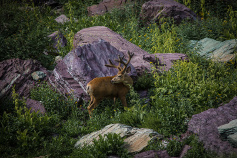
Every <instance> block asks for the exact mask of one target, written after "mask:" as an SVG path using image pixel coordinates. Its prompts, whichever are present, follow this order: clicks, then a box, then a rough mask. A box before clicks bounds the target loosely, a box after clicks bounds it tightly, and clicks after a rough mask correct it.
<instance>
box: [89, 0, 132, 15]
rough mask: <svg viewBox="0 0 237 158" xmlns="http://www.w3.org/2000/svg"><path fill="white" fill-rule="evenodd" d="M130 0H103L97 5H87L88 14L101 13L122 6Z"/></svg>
mask: <svg viewBox="0 0 237 158" xmlns="http://www.w3.org/2000/svg"><path fill="white" fill-rule="evenodd" d="M130 1H131V0H103V1H102V2H100V3H99V4H97V5H93V6H90V7H87V11H88V15H89V16H94V15H103V14H105V13H107V12H109V11H111V10H112V9H114V8H119V7H122V6H123V5H125V4H128V3H129V2H130Z"/></svg>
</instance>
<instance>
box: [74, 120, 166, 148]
mask: <svg viewBox="0 0 237 158" xmlns="http://www.w3.org/2000/svg"><path fill="white" fill-rule="evenodd" d="M108 133H116V134H120V136H121V137H122V138H123V137H125V138H126V139H125V140H124V142H126V148H127V149H128V151H129V152H139V151H141V150H142V149H143V148H144V147H146V146H147V145H148V141H150V140H152V139H157V138H162V136H161V135H160V134H159V133H157V132H155V131H153V130H152V129H145V128H140V129H139V128H133V127H131V126H127V125H123V124H119V123H118V124H110V125H107V126H105V127H104V128H103V129H101V130H99V131H96V132H93V133H91V134H87V135H85V136H83V137H82V138H81V139H80V140H79V141H78V142H77V143H76V144H75V147H78V146H83V145H84V144H87V145H89V144H93V139H96V140H98V139H99V135H102V136H104V135H105V134H108Z"/></svg>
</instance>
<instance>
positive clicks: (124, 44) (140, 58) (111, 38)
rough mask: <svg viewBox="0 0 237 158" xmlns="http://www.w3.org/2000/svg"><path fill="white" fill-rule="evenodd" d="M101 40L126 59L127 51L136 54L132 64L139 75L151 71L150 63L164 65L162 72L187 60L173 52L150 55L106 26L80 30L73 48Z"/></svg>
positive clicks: (183, 55)
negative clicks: (177, 61) (174, 64)
mask: <svg viewBox="0 0 237 158" xmlns="http://www.w3.org/2000/svg"><path fill="white" fill-rule="evenodd" d="M99 39H103V40H105V41H107V42H109V43H110V44H111V45H112V46H113V47H115V48H116V49H117V50H119V51H120V52H122V53H123V54H124V55H125V56H126V58H127V51H129V52H132V53H134V57H133V58H132V60H131V64H132V65H133V66H134V67H135V69H136V71H137V73H138V75H140V74H142V73H143V72H144V71H150V68H151V64H150V62H153V63H154V64H158V63H159V64H158V65H163V66H161V67H160V68H161V69H162V70H163V69H165V70H169V69H170V68H171V67H172V65H173V61H174V60H187V55H185V54H179V53H173V52H172V53H157V54H149V53H147V52H146V51H144V50H142V49H141V48H140V47H138V46H136V45H135V44H133V43H131V42H129V41H127V40H126V39H124V38H123V37H122V36H121V35H119V34H117V33H115V32H113V31H112V30H111V29H109V28H107V27H104V26H95V27H90V28H85V29H82V30H80V31H79V32H77V33H76V34H75V36H74V41H73V46H74V48H77V47H78V46H83V45H86V44H91V43H92V42H94V41H98V40H99ZM156 56H157V58H156Z"/></svg>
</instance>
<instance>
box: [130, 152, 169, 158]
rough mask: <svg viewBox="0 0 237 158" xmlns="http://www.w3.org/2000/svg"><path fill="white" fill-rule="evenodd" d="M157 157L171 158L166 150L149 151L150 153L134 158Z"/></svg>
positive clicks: (142, 153)
mask: <svg viewBox="0 0 237 158" xmlns="http://www.w3.org/2000/svg"><path fill="white" fill-rule="evenodd" d="M157 157H161V158H171V157H170V156H169V154H168V153H167V151H166V150H162V151H155V150H149V151H144V152H141V153H139V154H136V155H135V156H134V158H157Z"/></svg>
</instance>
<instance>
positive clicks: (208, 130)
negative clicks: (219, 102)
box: [188, 97, 237, 154]
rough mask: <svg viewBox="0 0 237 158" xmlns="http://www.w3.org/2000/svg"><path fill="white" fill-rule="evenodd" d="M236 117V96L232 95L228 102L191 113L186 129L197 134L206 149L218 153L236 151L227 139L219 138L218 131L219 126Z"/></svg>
mask: <svg viewBox="0 0 237 158" xmlns="http://www.w3.org/2000/svg"><path fill="white" fill-rule="evenodd" d="M236 118H237V97H234V98H233V99H232V100H231V101H230V102H229V103H228V104H225V105H223V106H220V107H218V108H212V109H208V110H206V111H204V112H202V113H200V114H196V115H193V116H192V119H191V120H190V121H189V123H188V131H189V132H193V133H195V134H197V135H198V136H199V140H200V141H201V142H203V144H204V147H205V148H206V149H208V150H211V151H214V152H216V153H219V154H223V153H232V152H234V153H237V148H233V147H232V146H231V144H230V143H229V142H228V141H223V140H221V138H220V135H219V132H218V127H219V126H221V125H224V124H226V123H229V122H230V121H232V120H234V119H236Z"/></svg>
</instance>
